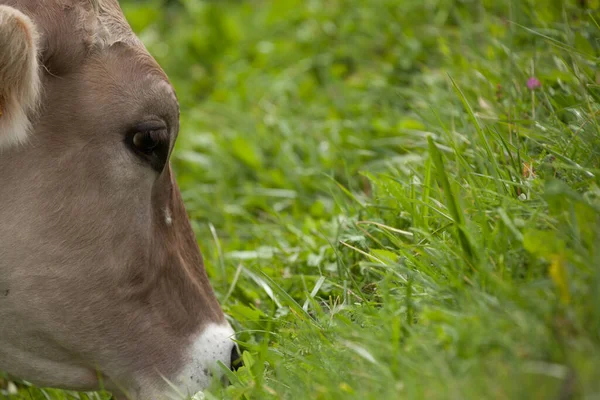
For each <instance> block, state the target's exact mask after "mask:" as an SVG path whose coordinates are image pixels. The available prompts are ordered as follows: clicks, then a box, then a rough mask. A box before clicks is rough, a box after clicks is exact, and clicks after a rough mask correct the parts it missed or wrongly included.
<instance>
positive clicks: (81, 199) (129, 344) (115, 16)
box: [0, 0, 224, 391]
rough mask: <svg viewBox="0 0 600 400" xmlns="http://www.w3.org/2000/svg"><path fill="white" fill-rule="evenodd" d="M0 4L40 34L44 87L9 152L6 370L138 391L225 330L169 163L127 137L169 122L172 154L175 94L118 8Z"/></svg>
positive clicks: (3, 236) (4, 176)
mask: <svg viewBox="0 0 600 400" xmlns="http://www.w3.org/2000/svg"><path fill="white" fill-rule="evenodd" d="M0 4H4V5H8V6H12V7H14V8H15V9H18V10H20V11H21V12H23V13H24V14H25V15H27V16H28V17H29V18H31V20H32V21H33V22H34V23H35V26H37V27H38V28H37V29H38V30H39V36H40V39H39V43H40V46H39V49H40V50H39V60H40V61H41V65H42V67H41V68H40V70H39V74H40V77H41V86H42V88H43V92H42V93H43V95H42V97H41V108H40V111H39V113H38V114H35V115H34V114H32V113H30V114H28V115H29V117H30V118H31V122H32V124H33V129H32V133H31V136H30V140H29V143H28V144H27V145H24V146H19V147H16V148H14V149H8V150H5V151H4V152H2V153H0V199H1V200H0V220H1V221H2V223H0V287H6V288H7V290H8V293H9V294H8V295H7V296H5V297H4V298H0V321H1V322H0V369H8V372H10V373H14V374H16V375H17V376H20V377H21V378H25V379H28V380H30V381H33V382H34V383H37V384H39V385H43V386H63V387H67V388H71V389H85V390H88V389H95V388H96V387H97V385H98V380H97V376H96V373H95V371H96V370H97V369H98V370H99V371H100V372H101V373H102V374H103V375H104V377H105V378H106V379H107V380H108V383H109V388H112V389H116V387H117V386H118V385H123V386H125V387H127V388H129V389H130V390H133V391H136V390H140V388H139V386H140V385H141V384H142V383H141V382H140V381H139V378H138V376H139V374H140V373H142V374H144V375H145V376H147V377H148V379H149V380H152V379H154V378H155V377H156V378H157V377H158V376H159V375H157V371H159V372H160V374H163V375H164V376H169V374H172V373H174V372H175V371H176V370H177V368H178V367H179V365H180V363H181V360H182V358H184V357H185V355H184V354H183V351H184V350H185V348H186V346H187V345H188V344H189V343H188V341H189V337H190V335H192V334H193V333H194V332H198V331H199V330H201V329H202V326H203V325H205V324H208V323H210V322H217V323H222V322H224V315H223V312H222V311H221V308H220V306H219V304H218V303H217V301H216V298H215V295H214V293H213V290H212V289H211V287H210V284H209V281H208V278H207V275H206V272H205V270H204V266H203V262H202V257H201V255H200V252H199V250H198V246H197V244H196V240H195V236H194V233H193V231H192V228H191V226H190V223H189V221H188V218H187V215H186V211H185V208H184V205H183V202H182V199H181V196H180V193H179V189H178V187H177V184H176V182H175V179H174V177H173V173H172V171H171V168H170V166H169V164H168V163H167V165H166V166H165V168H164V169H163V170H162V172H156V171H153V170H152V169H150V168H149V167H148V166H147V165H144V163H143V162H142V161H140V160H139V159H138V158H136V156H135V155H134V154H132V153H131V151H130V150H129V149H127V148H126V146H125V144H124V140H123V137H124V134H125V133H126V132H127V130H128V129H130V128H131V127H132V126H133V125H134V124H136V123H137V122H139V121H140V120H144V119H148V118H160V119H162V120H163V121H165V122H166V123H167V124H168V126H169V133H170V135H171V149H172V147H173V144H174V141H175V138H176V135H177V132H178V128H179V127H178V116H179V109H178V105H177V101H176V98H175V95H174V92H173V90H172V87H171V85H170V84H169V83H168V80H167V78H166V76H165V74H164V72H163V71H162V70H161V69H160V67H159V66H158V65H157V63H156V62H155V61H154V59H153V58H152V57H151V56H150V55H149V54H148V52H147V51H146V49H145V48H144V46H143V45H142V44H141V43H140V42H139V40H138V39H137V38H136V37H135V36H134V35H133V33H132V32H131V30H130V28H129V26H128V25H127V23H126V22H125V19H124V17H123V16H122V14H121V11H120V8H119V6H118V3H117V2H116V1H114V0H102V1H99V0H45V1H41V0H0ZM28 32H29V33H30V34H35V35H37V34H38V33H37V32H36V31H33V30H31V31H28ZM1 34H2V31H1V30H0V35H1ZM1 39H2V38H1V37H0V43H1ZM36 40H37V36H36ZM2 62H3V61H2V58H0V71H2V69H1V68H2V65H1V63H2ZM0 79H3V75H0ZM3 83H5V82H2V81H0V87H1V85H2V84H3ZM0 93H1V92H0ZM0 104H1V103H0ZM1 118H2V117H0V121H1ZM0 127H2V125H1V124H0ZM1 135H2V132H0V136H1ZM0 151H1V148H0ZM165 213H169V217H170V218H166V217H165ZM15 354H18V355H19V357H15ZM11 357H12V359H11ZM28 357H31V361H29V360H28ZM17 358H19V359H17ZM40 360H41V361H40ZM32 364H33V365H32ZM48 368H63V369H64V374H63V379H62V381H60V382H57V381H55V380H56V378H51V376H56V374H55V375H52V374H48V373H47V369H48ZM134 374H137V375H135V377H134Z"/></svg>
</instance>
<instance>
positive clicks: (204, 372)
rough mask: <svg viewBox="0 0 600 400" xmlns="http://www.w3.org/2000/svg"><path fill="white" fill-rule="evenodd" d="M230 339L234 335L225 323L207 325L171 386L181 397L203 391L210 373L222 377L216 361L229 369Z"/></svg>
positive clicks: (192, 346) (194, 342) (231, 343)
mask: <svg viewBox="0 0 600 400" xmlns="http://www.w3.org/2000/svg"><path fill="white" fill-rule="evenodd" d="M232 339H234V331H233V329H232V328H231V326H230V325H229V324H228V323H225V324H222V325H217V324H210V325H208V326H206V327H205V328H204V330H203V331H202V333H201V334H200V335H198V336H197V337H196V338H194V340H193V342H192V343H191V346H190V347H189V350H188V354H187V356H188V357H187V360H186V363H185V365H184V366H183V368H182V369H181V370H180V372H179V375H178V377H177V379H176V380H175V382H174V383H175V385H176V386H177V387H178V388H181V390H182V391H183V394H184V395H188V394H189V395H194V394H195V393H197V392H199V391H201V390H204V389H206V388H207V387H208V386H209V385H210V383H211V380H212V379H213V373H216V374H217V376H220V375H222V370H220V368H219V366H218V364H217V362H218V361H221V362H222V363H223V364H225V366H227V367H229V365H230V363H231V351H232V350H233V347H234V345H235V343H234V342H233V340H232Z"/></svg>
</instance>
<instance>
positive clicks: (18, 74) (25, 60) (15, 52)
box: [0, 5, 40, 152]
mask: <svg viewBox="0 0 600 400" xmlns="http://www.w3.org/2000/svg"><path fill="white" fill-rule="evenodd" d="M38 42H39V35H38V30H37V29H36V26H35V24H34V23H33V22H32V20H31V19H30V18H29V17H27V16H26V15H25V14H23V13H22V12H21V11H18V10H16V9H15V8H12V7H9V6H2V5H0V49H1V50H0V152H1V151H2V150H4V149H6V148H7V147H9V146H12V145H15V144H18V143H22V142H24V141H25V139H26V138H27V135H28V133H29V130H30V127H31V123H30V118H31V117H32V114H33V113H34V112H35V109H36V106H37V104H38V100H39V92H40V76H39V62H38Z"/></svg>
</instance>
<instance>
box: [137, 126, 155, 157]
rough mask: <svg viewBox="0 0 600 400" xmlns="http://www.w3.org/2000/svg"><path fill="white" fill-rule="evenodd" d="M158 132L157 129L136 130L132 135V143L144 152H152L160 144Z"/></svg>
mask: <svg viewBox="0 0 600 400" xmlns="http://www.w3.org/2000/svg"><path fill="white" fill-rule="evenodd" d="M159 135H160V133H159V132H157V131H147V132H136V133H135V134H134V135H133V139H132V141H133V145H134V146H135V147H136V148H137V149H138V150H139V151H142V152H144V153H146V154H152V152H153V151H154V149H156V147H158V145H159V144H160V136H159Z"/></svg>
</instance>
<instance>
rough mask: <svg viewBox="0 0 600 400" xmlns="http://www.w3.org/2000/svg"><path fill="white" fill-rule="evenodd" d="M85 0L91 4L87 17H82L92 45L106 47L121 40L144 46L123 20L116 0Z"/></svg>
mask: <svg viewBox="0 0 600 400" xmlns="http://www.w3.org/2000/svg"><path fill="white" fill-rule="evenodd" d="M85 1H87V2H89V4H90V5H91V10H90V11H91V13H89V12H88V15H87V18H84V20H86V19H87V20H88V22H89V24H85V23H84V29H86V30H88V31H91V32H90V34H91V38H90V41H91V45H92V46H94V47H106V46H111V45H112V44H114V43H117V42H123V43H128V44H130V45H133V46H137V47H140V48H144V45H143V44H142V42H141V41H140V40H139V39H138V37H137V36H136V35H135V34H134V33H133V31H132V30H131V27H130V26H129V24H128V23H127V21H126V20H125V17H124V16H123V13H122V11H121V8H120V6H119V3H118V1H117V0H85Z"/></svg>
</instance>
